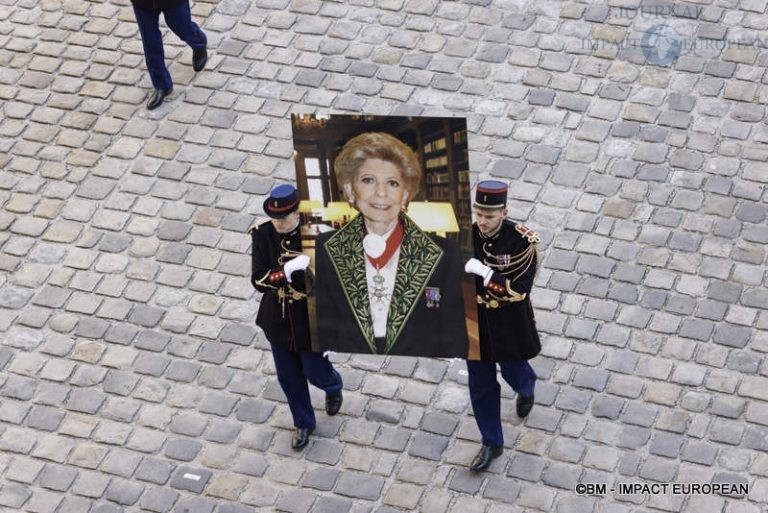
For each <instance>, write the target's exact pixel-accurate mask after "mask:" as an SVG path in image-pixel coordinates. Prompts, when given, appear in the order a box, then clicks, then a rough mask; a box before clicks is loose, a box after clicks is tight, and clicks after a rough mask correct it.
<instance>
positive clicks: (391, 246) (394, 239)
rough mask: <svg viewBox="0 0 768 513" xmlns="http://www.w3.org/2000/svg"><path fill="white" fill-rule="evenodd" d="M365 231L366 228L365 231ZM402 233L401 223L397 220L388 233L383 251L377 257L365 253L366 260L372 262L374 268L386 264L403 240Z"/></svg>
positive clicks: (379, 267)
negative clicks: (393, 227)
mask: <svg viewBox="0 0 768 513" xmlns="http://www.w3.org/2000/svg"><path fill="white" fill-rule="evenodd" d="M367 231H368V230H366V232H367ZM403 233H404V232H403V225H402V223H401V222H400V221H399V220H398V221H397V226H395V229H394V230H393V231H392V233H390V234H389V237H387V244H386V246H385V248H384V253H382V254H381V255H379V257H378V258H371V257H370V256H369V255H367V254H366V255H365V256H366V257H368V261H369V262H370V263H372V264H373V266H374V267H375V268H376V269H381V268H382V267H384V266H385V265H387V262H389V259H390V258H392V255H394V254H395V251H397V248H399V247H400V243H401V242H403Z"/></svg>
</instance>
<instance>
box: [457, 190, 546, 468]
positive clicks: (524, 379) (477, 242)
mask: <svg viewBox="0 0 768 513" xmlns="http://www.w3.org/2000/svg"><path fill="white" fill-rule="evenodd" d="M506 203H507V185H506V184H504V183H502V182H498V181H493V180H486V181H483V182H480V183H479V184H478V186H477V193H476V196H475V203H474V205H473V206H474V210H475V218H476V222H475V224H473V226H472V234H473V243H474V258H472V259H471V260H470V261H469V262H467V265H466V267H465V269H466V271H467V272H471V273H473V274H475V275H476V280H475V286H476V291H477V308H478V325H479V335H480V360H479V361H477V360H469V361H467V371H468V374H469V394H470V399H471V401H472V409H473V410H474V413H475V420H476V422H477V425H478V428H479V430H480V434H481V435H482V439H483V447H482V449H481V451H480V453H479V454H478V455H477V457H476V458H475V460H474V461H473V462H472V465H471V468H472V470H484V469H485V468H487V467H488V465H489V464H490V462H491V460H493V458H495V457H497V456H499V455H501V453H502V448H503V445H504V436H503V431H502V427H501V387H500V386H499V383H498V381H497V379H496V365H497V363H498V365H499V367H500V369H501V375H502V377H503V378H504V380H505V381H506V382H507V383H509V385H510V386H511V387H512V389H513V390H514V391H515V392H517V394H518V396H517V414H518V416H520V417H525V416H527V415H528V413H529V412H530V410H531V408H532V407H533V401H534V386H535V383H536V374H535V373H534V371H533V369H532V368H531V366H530V365H529V364H528V361H527V360H529V359H531V358H533V357H534V356H536V355H537V354H539V352H540V351H541V343H540V341H539V334H538V332H537V330H536V322H535V318H534V314H533V308H532V306H531V299H530V293H531V288H532V286H533V280H534V278H535V276H536V269H537V266H538V251H537V243H538V242H539V236H538V235H537V234H536V233H535V232H533V231H531V230H530V229H528V228H526V227H525V226H523V225H521V224H516V223H514V222H512V221H510V220H509V219H507V218H506V215H507V210H506Z"/></svg>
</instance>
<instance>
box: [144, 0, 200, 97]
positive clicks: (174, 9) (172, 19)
mask: <svg viewBox="0 0 768 513" xmlns="http://www.w3.org/2000/svg"><path fill="white" fill-rule="evenodd" d="M146 6H152V7H154V6H156V8H148V7H146ZM133 12H134V13H135V15H136V22H137V23H138V25H139V32H140V33H141V42H142V45H143V47H144V59H145V61H146V63H147V70H148V71H149V78H150V79H151V80H152V85H153V86H154V88H155V91H156V95H155V96H157V91H160V92H162V94H161V95H160V96H161V97H160V98H159V101H158V102H157V104H156V105H154V106H151V105H149V104H148V105H147V107H148V108H150V110H151V109H152V108H155V107H157V106H159V105H160V103H162V100H163V98H164V97H165V96H166V95H167V94H169V93H170V92H171V90H172V89H173V80H172V79H171V74H170V73H169V72H168V68H167V67H166V66H165V51H164V50H163V36H162V33H161V32H160V14H161V13H162V15H163V17H164V18H165V23H166V24H167V25H168V28H170V29H171V30H172V31H173V33H174V34H176V35H177V36H178V37H179V39H181V40H182V41H184V42H185V43H187V44H188V45H189V46H190V47H191V48H192V51H193V58H192V63H193V67H194V69H195V71H200V70H201V69H202V68H203V67H204V66H205V63H206V61H207V57H208V56H207V52H206V47H207V44H208V39H207V37H206V36H205V33H204V32H203V31H202V30H201V29H200V27H199V26H198V25H197V23H195V22H194V21H192V13H191V11H190V6H189V0H181V1H178V0H133ZM153 98H154V97H153ZM150 103H152V100H150Z"/></svg>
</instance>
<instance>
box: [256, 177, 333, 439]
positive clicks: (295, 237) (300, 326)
mask: <svg viewBox="0 0 768 513" xmlns="http://www.w3.org/2000/svg"><path fill="white" fill-rule="evenodd" d="M298 205H299V199H298V196H297V194H296V189H295V188H294V187H293V186H292V185H289V184H284V185H279V186H277V187H275V188H274V189H273V190H272V193H271V194H270V197H269V198H267V200H266V201H265V202H264V212H265V213H266V214H267V215H268V216H269V217H270V218H272V219H271V220H270V221H267V222H265V223H262V224H260V225H259V226H258V227H254V228H251V230H250V231H251V241H252V244H253V245H252V250H251V283H252V284H253V286H254V287H256V289H257V290H258V291H260V292H263V293H264V295H263V296H262V298H261V303H260V305H259V313H258V314H257V316H256V324H257V325H258V326H259V327H261V329H262V330H264V334H265V336H266V337H267V340H269V343H270V345H271V346H272V356H273V358H274V360H275V371H276V373H277V379H278V382H279V383H280V386H281V388H282V389H283V392H284V393H285V396H286V398H287V399H288V407H289V408H290V410H291V414H292V416H293V423H294V426H295V427H296V431H295V433H294V435H293V440H292V446H293V448H294V449H301V448H302V447H304V446H305V445H307V443H308V441H309V435H310V434H311V433H312V431H313V430H314V428H315V424H316V420H315V412H314V410H313V409H312V402H311V400H310V395H309V387H308V385H307V381H309V382H310V383H312V384H313V385H315V386H316V387H318V388H320V389H322V390H324V391H325V393H326V402H325V409H326V413H328V414H329V415H335V414H336V413H338V411H339V408H340V407H341V403H342V392H341V389H342V381H341V376H340V375H339V373H338V372H336V371H335V370H334V368H333V365H331V363H330V362H329V361H328V359H327V358H326V357H324V356H323V355H322V354H321V353H313V352H311V349H310V347H311V343H310V335H309V316H308V313H307V302H306V294H305V290H306V289H305V284H304V270H305V269H306V267H307V265H308V264H309V258H308V257H307V256H306V255H303V254H302V253H301V228H300V220H299V212H298Z"/></svg>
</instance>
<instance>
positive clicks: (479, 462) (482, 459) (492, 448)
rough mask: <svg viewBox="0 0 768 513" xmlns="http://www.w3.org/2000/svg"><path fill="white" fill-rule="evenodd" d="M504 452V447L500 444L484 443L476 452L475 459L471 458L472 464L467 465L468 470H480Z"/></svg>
mask: <svg viewBox="0 0 768 513" xmlns="http://www.w3.org/2000/svg"><path fill="white" fill-rule="evenodd" d="M503 452H504V448H503V447H502V446H500V445H485V444H483V448H482V449H480V452H478V453H477V456H475V459H474V460H472V464H471V465H470V466H469V470H472V471H473V472H480V471H482V470H485V469H487V468H488V466H489V465H490V464H491V462H492V461H493V460H494V459H496V458H498V457H499V456H501V453H503Z"/></svg>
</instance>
